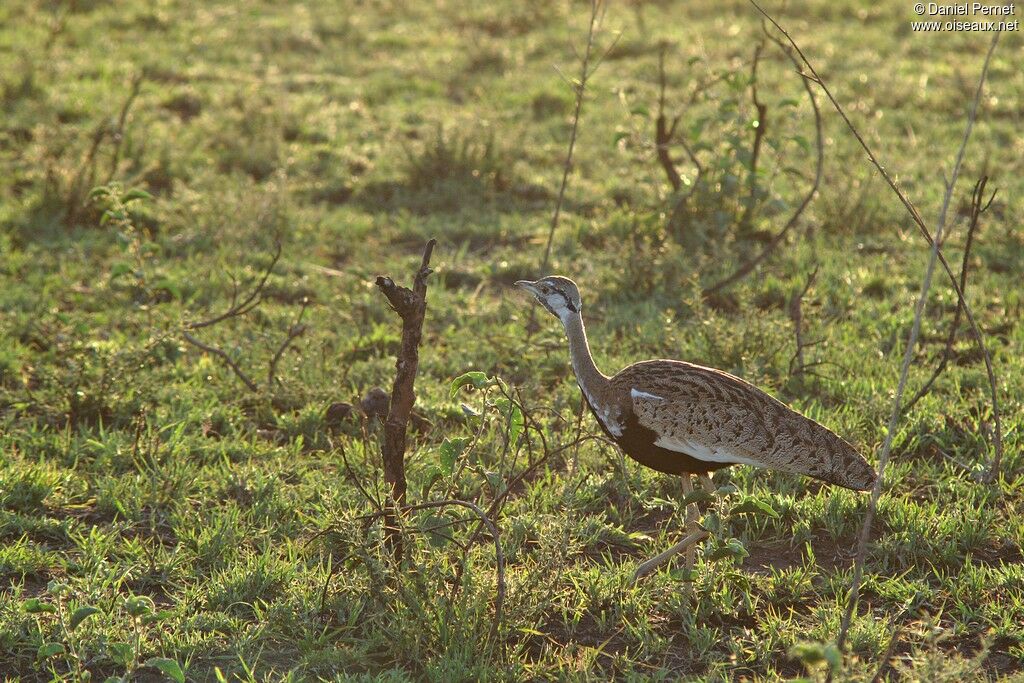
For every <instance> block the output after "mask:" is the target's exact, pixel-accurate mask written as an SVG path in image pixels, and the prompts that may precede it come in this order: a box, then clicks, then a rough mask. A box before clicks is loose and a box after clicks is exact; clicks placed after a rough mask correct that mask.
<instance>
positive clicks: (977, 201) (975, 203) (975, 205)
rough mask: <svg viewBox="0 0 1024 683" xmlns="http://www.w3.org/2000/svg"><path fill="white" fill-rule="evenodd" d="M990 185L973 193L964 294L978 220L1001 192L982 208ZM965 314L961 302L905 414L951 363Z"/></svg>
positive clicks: (964, 262) (979, 184) (980, 182)
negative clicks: (932, 366)
mask: <svg viewBox="0 0 1024 683" xmlns="http://www.w3.org/2000/svg"><path fill="white" fill-rule="evenodd" d="M986 183H988V176H982V177H981V178H980V179H979V180H978V182H977V183H975V184H974V190H973V192H972V193H971V213H970V219H969V222H968V226H967V241H966V243H965V244H964V256H963V260H962V261H961V262H960V289H961V290H962V291H964V292H966V291H967V272H968V268H969V263H970V261H969V259H970V257H971V246H973V244H974V232H975V230H977V228H978V219H979V218H980V217H981V214H983V213H985V212H986V211H988V208H989V207H990V206H992V201H993V200H994V199H995V198H996V193H997V192H998V191H999V190H993V191H992V196H991V197H989V199H988V201H987V202H986V203H985V205H984V206H982V201H983V200H984V195H985V185H986ZM962 314H963V307H962V306H961V305H960V302H959V301H958V302H957V306H956V313H955V314H954V315H953V324H952V325H950V326H949V334H948V335H947V336H946V347H945V348H944V349H943V351H942V358H941V359H940V360H939V364H938V365H937V366H936V367H935V370H933V371H932V375H931V377H929V378H928V381H927V382H925V383H924V385H923V386H922V387H921V388H920V389H918V390H917V393H916V394H914V397H913V398H912V399H910V400H909V401H907V405H906V406H904V407H903V413H904V414H906V413H909V412H910V410H911V408H913V407H914V406H915V405H916V404H917V402H918V401H920V400H921V399H922V398H924V397H925V396H926V395H927V394H928V392H929V391H931V388H932V385H933V384H934V383H935V380H937V379H938V378H939V375H941V374H942V372H943V370H945V369H946V364H947V363H949V360H950V358H952V357H953V345H954V343H955V341H956V333H957V332H958V331H959V330H960V319H961V315H962Z"/></svg>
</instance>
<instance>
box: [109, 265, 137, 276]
mask: <svg viewBox="0 0 1024 683" xmlns="http://www.w3.org/2000/svg"><path fill="white" fill-rule="evenodd" d="M130 272H132V265H131V264H130V263H127V262H125V261H118V262H117V263H115V264H114V265H113V266H111V267H110V279H111V280H116V279H117V278H119V277H121V276H122V275H127V274H128V273H130Z"/></svg>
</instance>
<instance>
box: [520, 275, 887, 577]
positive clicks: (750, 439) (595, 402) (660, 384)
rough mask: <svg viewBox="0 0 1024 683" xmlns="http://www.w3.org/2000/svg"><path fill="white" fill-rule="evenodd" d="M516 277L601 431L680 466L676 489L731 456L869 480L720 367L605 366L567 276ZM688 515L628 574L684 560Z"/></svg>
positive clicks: (837, 449) (838, 447) (658, 466)
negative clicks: (564, 347)
mask: <svg viewBox="0 0 1024 683" xmlns="http://www.w3.org/2000/svg"><path fill="white" fill-rule="evenodd" d="M515 285H516V287H518V288H520V289H522V290H525V291H527V292H529V293H530V294H532V295H533V296H534V297H535V298H536V299H537V301H538V302H539V303H540V304H541V305H542V306H543V307H544V308H545V309H547V311H548V312H549V313H551V314H552V315H553V316H555V317H556V318H558V319H559V321H561V323H562V327H563V328H564V331H565V336H566V338H567V340H568V343H569V359H570V362H571V365H572V370H573V373H574V374H575V376H576V382H577V384H579V387H580V390H581V391H582V393H583V398H584V400H585V401H586V403H587V406H588V407H589V408H590V411H591V412H592V413H593V415H594V417H595V418H596V420H597V423H598V425H599V426H600V428H601V430H602V431H603V432H604V433H605V435H606V436H607V437H608V438H609V439H610V440H611V441H612V442H614V443H615V444H616V445H617V446H618V447H619V448H620V449H621V450H622V451H623V452H624V453H625V454H626V455H627V456H629V457H630V458H632V459H633V460H636V461H637V462H639V463H640V464H641V465H645V466H647V467H649V468H652V469H654V470H657V471H659V472H664V473H666V474H673V475H682V476H683V490H684V493H685V494H689V493H690V492H691V491H692V479H691V475H698V477H699V478H700V481H701V482H702V484H703V485H704V486H705V487H706V488H711V487H712V484H711V479H710V476H709V473H711V472H714V471H716V470H719V469H721V468H724V467H729V466H731V465H754V466H757V467H763V468H768V469H773V470H781V471H783V472H790V473H793V474H800V475H806V476H809V477H813V478H815V479H819V480H821V481H825V482H828V483H830V484H835V485H838V486H841V487H844V488H848V489H852V490H855V491H865V490H868V489H871V488H872V487H873V486H874V484H875V480H876V477H877V475H876V474H875V471H874V469H873V468H872V467H871V465H870V464H868V462H867V460H865V458H864V456H862V455H861V454H860V453H859V452H858V451H857V449H856V448H854V447H853V446H852V445H851V444H850V443H848V442H847V441H845V440H844V439H842V438H841V437H840V436H838V435H837V434H835V433H834V432H832V431H831V430H829V429H828V428H827V427H825V426H824V425H821V424H819V423H818V422H815V421H814V420H812V419H810V418H808V417H805V416H804V415H801V414H800V413H798V412H796V411H795V410H793V409H792V408H790V407H789V406H787V405H786V404H784V403H782V402H781V401H779V400H778V399H776V398H774V397H772V396H770V395H769V394H767V393H766V392H764V391H762V390H761V389H758V388H757V387H755V386H754V385H753V384H750V383H749V382H747V381H745V380H743V379H741V378H739V377H736V376H734V375H731V374H729V373H727V372H724V371H722V370H717V369H715V368H710V367H704V366H702V365H697V364H694V363H688V362H685V361H679V360H664V359H657V360H645V361H640V362H637V363H633V364H632V365H629V366H627V367H625V368H623V369H622V370H620V371H619V372H618V373H617V374H615V375H612V376H610V377H609V376H607V375H605V374H604V373H603V372H601V371H600V370H599V369H598V368H597V365H596V364H595V363H594V358H593V355H592V354H591V351H590V345H589V343H588V341H587V332H586V328H585V326H584V324H583V315H582V310H583V302H582V299H581V297H580V292H579V287H578V286H577V285H576V283H575V282H573V281H572V280H571V279H569V278H567V277H563V276H560V275H549V276H547V277H543V278H541V279H539V280H535V281H534V280H519V281H518V282H516V283H515ZM697 518H698V512H697V509H696V506H695V505H693V504H690V505H687V531H688V532H689V533H688V534H687V535H686V537H685V538H684V539H683V540H682V541H680V542H679V543H677V544H676V545H675V546H673V547H672V548H669V549H668V550H666V551H665V552H663V553H661V554H659V555H658V556H656V557H654V558H651V559H650V560H648V561H647V562H644V563H643V564H641V565H640V566H639V567H638V568H637V570H636V572H635V574H634V577H633V578H634V580H638V579H639V578H641V577H643V576H646V575H647V574H649V573H651V572H653V571H654V570H655V569H657V567H659V566H660V565H661V564H664V563H665V562H667V561H669V560H670V559H671V558H672V557H673V556H675V555H677V554H678V553H680V552H683V551H686V552H687V565H688V568H689V567H690V566H692V562H693V555H692V553H693V547H694V545H695V544H696V543H698V542H700V541H701V540H703V539H704V538H706V537H707V533H706V532H704V531H703V530H702V529H700V528H699V526H698V524H697Z"/></svg>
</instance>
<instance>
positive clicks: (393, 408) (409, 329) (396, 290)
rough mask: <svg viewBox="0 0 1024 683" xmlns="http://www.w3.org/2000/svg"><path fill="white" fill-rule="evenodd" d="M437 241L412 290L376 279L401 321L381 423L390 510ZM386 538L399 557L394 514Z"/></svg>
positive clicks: (400, 479) (400, 476) (398, 491)
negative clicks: (387, 402) (387, 404)
mask: <svg viewBox="0 0 1024 683" xmlns="http://www.w3.org/2000/svg"><path fill="white" fill-rule="evenodd" d="M435 244H437V240H433V239H431V240H429V241H428V242H427V244H426V247H424V249H423V258H422V260H421V262H420V267H419V269H418V270H417V271H416V275H415V277H414V278H413V288H412V289H407V288H406V287H401V286H399V285H396V284H395V282H394V280H392V279H391V278H389V277H387V276H384V275H381V276H378V277H377V287H379V288H380V291H381V292H382V293H383V294H384V296H385V297H387V300H388V302H389V303H390V304H391V308H393V309H394V311H395V312H396V313H397V314H398V316H399V317H400V318H401V319H402V346H401V349H400V350H399V352H398V358H397V360H396V362H395V381H394V384H393V385H392V388H391V404H390V409H389V410H388V417H387V420H385V422H384V444H383V447H382V450H381V455H382V458H383V462H384V480H385V482H386V483H387V485H388V498H389V500H390V501H392V505H389V506H388V507H389V509H393V506H398V507H401V506H404V505H405V498H406V495H405V494H406V488H407V484H406V480H405V433H406V428H407V426H408V424H409V416H410V415H411V414H412V406H413V403H414V402H415V401H416V394H415V391H414V388H413V387H414V384H415V381H416V371H417V369H418V368H419V362H420V353H419V346H420V339H421V337H422V336H423V318H424V316H425V315H426V312H427V276H428V275H430V273H431V272H433V271H432V270H431V269H430V256H431V254H432V253H433V251H434V245H435ZM386 521H387V522H388V524H387V527H388V529H389V538H391V539H392V541H393V542H394V550H395V556H396V557H399V558H400V557H401V554H402V551H401V547H402V546H401V542H400V541H398V540H397V539H396V533H397V527H396V526H395V522H396V520H395V518H394V515H393V514H389V515H388V516H387V517H386Z"/></svg>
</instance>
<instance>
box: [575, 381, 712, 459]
mask: <svg viewBox="0 0 1024 683" xmlns="http://www.w3.org/2000/svg"><path fill="white" fill-rule="evenodd" d="M583 397H584V400H586V394H584V395H583ZM587 406H589V407H590V412H592V413H593V414H594V417H595V418H596V419H597V424H599V425H600V426H601V430H602V431H603V432H604V433H605V434H606V435H607V436H608V438H609V439H611V440H612V441H614V442H615V443H616V445H618V447H619V448H621V449H622V452H623V453H625V454H626V455H628V456H629V457H631V458H633V459H634V460H636V461H637V462H638V463H640V464H641V465H644V466H646V467H650V468H651V469H652V470H658V471H659V472H664V473H665V474H707V473H708V472H714V471H715V470H720V469H722V468H723V467H728V466H729V465H731V464H732V463H728V462H708V461H706V460H698V459H697V458H694V457H691V456H689V455H686V454H685V453H680V452H678V451H671V450H669V449H667V448H662V447H661V446H658V445H657V444H655V443H654V442H655V441H657V440H658V435H657V434H656V433H655V432H654V430H652V429H648V428H647V427H644V426H643V425H642V424H640V421H639V420H637V418H636V415H634V414H633V413H632V411H630V413H629V415H628V416H627V417H626V420H625V421H624V424H623V428H622V435H621V436H615V435H614V434H612V433H611V432H609V431H608V429H607V428H606V427H605V426H604V423H603V422H601V418H600V417H599V416H598V414H597V411H596V410H594V406H592V405H590V401H587Z"/></svg>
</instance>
